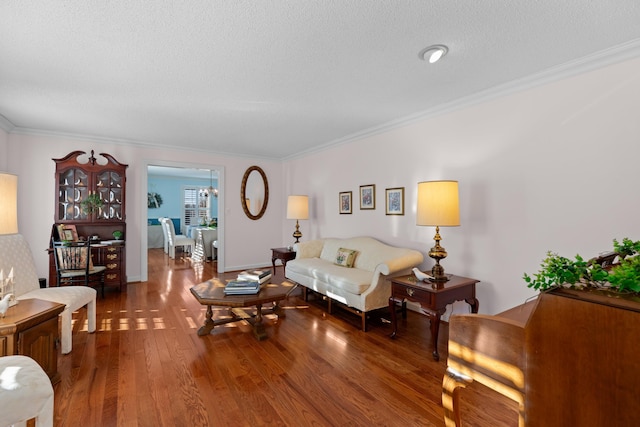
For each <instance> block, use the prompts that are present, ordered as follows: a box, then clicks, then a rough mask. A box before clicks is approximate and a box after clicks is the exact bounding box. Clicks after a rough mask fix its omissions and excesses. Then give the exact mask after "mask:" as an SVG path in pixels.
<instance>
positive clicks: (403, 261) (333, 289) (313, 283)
mask: <svg viewBox="0 0 640 427" xmlns="http://www.w3.org/2000/svg"><path fill="white" fill-rule="evenodd" d="M340 248H345V249H352V250H355V251H356V257H355V262H354V265H353V267H352V268H348V267H343V266H340V265H336V264H335V262H336V255H337V253H338V250H339V249H340ZM295 251H296V258H295V259H294V260H291V261H289V262H287V265H286V268H285V276H286V278H287V279H289V280H292V281H294V282H295V283H298V284H299V285H302V286H304V287H305V288H304V290H305V296H306V288H308V289H311V290H313V291H315V292H318V293H320V294H322V295H325V296H326V297H328V302H329V308H328V310H329V313H331V310H332V302H333V301H337V302H339V303H342V304H343V305H344V306H345V307H347V308H348V309H349V310H350V311H352V312H354V313H356V314H358V315H359V316H360V317H361V319H362V330H363V331H366V325H367V324H366V321H367V312H369V311H371V310H376V309H379V308H382V307H388V305H389V297H390V296H391V284H390V283H389V281H388V280H386V277H385V276H388V275H399V274H406V273H409V272H410V271H411V269H412V268H413V267H417V266H418V265H419V264H420V263H422V261H423V260H424V257H423V256H422V254H421V253H420V252H418V251H416V250H414V249H406V248H398V247H394V246H389V245H386V244H384V243H382V242H379V241H378V240H376V239H373V238H371V237H353V238H347V239H337V238H325V239H318V240H311V241H308V242H301V243H297V244H296V245H295Z"/></svg>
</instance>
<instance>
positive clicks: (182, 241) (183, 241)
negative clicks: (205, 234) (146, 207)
mask: <svg viewBox="0 0 640 427" xmlns="http://www.w3.org/2000/svg"><path fill="white" fill-rule="evenodd" d="M162 225H163V227H165V229H166V230H167V237H168V239H167V240H168V244H169V258H171V259H175V258H176V246H182V247H183V248H184V249H185V250H187V247H188V252H189V254H191V253H192V252H193V249H194V248H195V245H196V242H195V240H194V239H192V238H190V237H187V236H185V235H184V234H176V230H175V227H174V225H173V221H171V219H170V218H164V220H163V222H162Z"/></svg>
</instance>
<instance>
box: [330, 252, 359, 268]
mask: <svg viewBox="0 0 640 427" xmlns="http://www.w3.org/2000/svg"><path fill="white" fill-rule="evenodd" d="M357 253H358V252H357V251H354V250H353V249H345V248H340V249H338V252H337V253H336V260H335V262H334V264H335V265H339V266H341V267H347V268H351V267H353V263H354V262H355V261H356V254H357Z"/></svg>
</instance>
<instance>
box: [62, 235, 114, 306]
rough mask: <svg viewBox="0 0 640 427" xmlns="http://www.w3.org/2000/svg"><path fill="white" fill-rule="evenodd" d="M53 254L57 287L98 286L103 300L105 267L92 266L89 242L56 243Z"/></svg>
mask: <svg viewBox="0 0 640 427" xmlns="http://www.w3.org/2000/svg"><path fill="white" fill-rule="evenodd" d="M53 250H54V252H55V256H54V259H55V264H56V274H57V276H58V286H64V285H76V284H82V285H85V286H92V285H96V286H97V285H100V291H101V293H102V298H104V278H105V271H106V270H107V267H105V266H103V265H94V264H93V260H92V259H91V241H90V240H84V241H78V242H56V241H53Z"/></svg>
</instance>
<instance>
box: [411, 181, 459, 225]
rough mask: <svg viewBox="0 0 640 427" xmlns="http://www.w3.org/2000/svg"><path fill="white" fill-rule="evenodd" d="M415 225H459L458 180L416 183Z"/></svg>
mask: <svg viewBox="0 0 640 427" xmlns="http://www.w3.org/2000/svg"><path fill="white" fill-rule="evenodd" d="M416 225H430V226H439V227H455V226H458V225H460V205H459V200H458V181H425V182H419V183H418V210H417V212H416Z"/></svg>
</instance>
